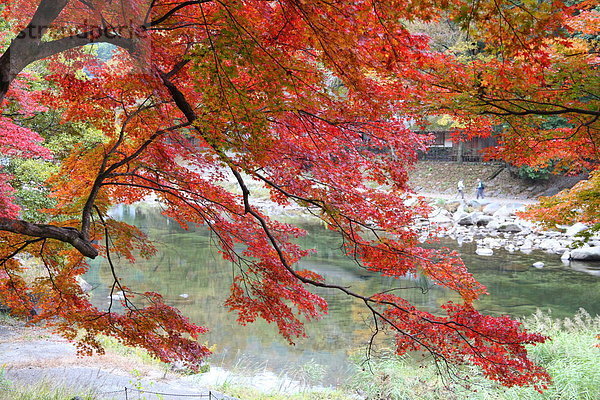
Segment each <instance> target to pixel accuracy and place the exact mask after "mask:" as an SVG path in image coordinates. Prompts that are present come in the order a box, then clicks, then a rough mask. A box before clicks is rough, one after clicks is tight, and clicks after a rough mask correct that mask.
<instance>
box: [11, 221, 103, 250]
mask: <svg viewBox="0 0 600 400" xmlns="http://www.w3.org/2000/svg"><path fill="white" fill-rule="evenodd" d="M0 230H2V231H7V232H12V233H17V234H20V235H27V236H32V237H38V238H47V239H56V240H60V241H61V242H65V243H70V244H71V245H72V246H73V247H75V248H76V249H77V250H79V252H80V253H81V254H83V255H84V256H86V257H89V258H96V257H97V256H98V250H96V248H95V247H94V246H93V245H92V244H91V242H90V241H89V240H86V239H85V238H84V237H83V235H82V233H81V232H80V231H78V230H77V229H75V228H69V227H60V226H53V225H44V224H33V223H31V222H27V221H23V220H17V219H10V218H3V217H0Z"/></svg>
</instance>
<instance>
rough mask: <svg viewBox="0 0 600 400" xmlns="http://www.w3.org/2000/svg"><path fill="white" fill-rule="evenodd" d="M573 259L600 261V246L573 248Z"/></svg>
mask: <svg viewBox="0 0 600 400" xmlns="http://www.w3.org/2000/svg"><path fill="white" fill-rule="evenodd" d="M571 260H580V261H600V247H582V248H580V249H574V250H571Z"/></svg>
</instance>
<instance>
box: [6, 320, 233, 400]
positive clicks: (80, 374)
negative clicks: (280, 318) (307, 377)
mask: <svg viewBox="0 0 600 400" xmlns="http://www.w3.org/2000/svg"><path fill="white" fill-rule="evenodd" d="M0 366H3V368H4V378H5V379H6V380H8V381H10V382H12V383H13V384H14V385H13V389H12V390H15V391H18V386H19V385H23V386H26V385H29V384H31V383H33V382H46V383H48V384H50V385H53V386H56V387H60V386H64V387H69V388H74V390H75V391H78V392H85V391H87V390H91V391H93V392H94V393H96V394H97V397H96V398H98V399H107V400H108V399H114V400H121V399H142V398H143V399H146V400H153V399H164V400H181V399H182V398H185V399H211V400H216V399H232V398H231V397H228V396H224V395H222V394H220V393H218V392H214V391H212V392H209V390H208V389H206V388H204V387H202V386H200V385H198V384H197V383H195V382H194V379H192V378H190V377H189V376H182V375H179V374H175V373H173V372H171V371H168V370H166V369H160V368H156V367H152V366H148V365H145V364H143V363H141V362H139V361H136V360H135V359H134V358H132V357H124V356H119V355H115V354H107V355H104V356H92V357H77V355H76V349H75V347H74V346H73V345H72V344H71V343H69V342H67V341H66V340H64V339H62V338H60V337H58V336H56V335H52V334H49V333H48V332H47V331H44V330H42V329H39V328H27V327H24V326H22V325H20V324H16V323H9V324H6V323H4V324H2V323H0ZM126 388H127V389H126ZM0 390H2V389H0Z"/></svg>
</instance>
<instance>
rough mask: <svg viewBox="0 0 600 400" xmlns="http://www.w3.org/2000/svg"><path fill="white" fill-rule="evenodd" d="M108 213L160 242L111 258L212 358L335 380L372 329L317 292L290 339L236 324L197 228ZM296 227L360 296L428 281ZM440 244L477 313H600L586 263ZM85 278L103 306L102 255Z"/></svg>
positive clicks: (417, 299) (438, 299) (106, 285)
mask: <svg viewBox="0 0 600 400" xmlns="http://www.w3.org/2000/svg"><path fill="white" fill-rule="evenodd" d="M114 214H115V217H117V218H119V219H121V220H123V221H125V222H128V223H132V224H135V225H136V226H138V227H139V228H141V229H142V230H143V231H144V232H146V233H147V234H148V235H149V237H150V238H151V239H152V240H154V241H156V246H157V248H158V253H157V254H156V255H155V256H154V257H152V258H151V259H149V260H145V259H139V260H137V261H136V263H135V264H130V263H128V262H127V261H126V260H124V259H123V260H117V268H118V269H117V273H118V276H119V277H120V278H121V279H122V281H123V283H124V284H125V285H126V286H128V287H130V288H132V289H133V290H135V291H138V292H144V291H156V292H159V293H161V294H163V296H164V297H165V299H166V301H167V303H169V304H171V305H175V306H177V307H178V308H179V309H180V310H181V311H182V312H183V313H184V314H185V315H186V316H188V317H189V318H190V319H191V320H192V321H194V322H196V323H198V324H200V325H203V326H207V327H208V328H210V332H209V333H208V334H207V335H206V336H205V337H204V338H203V339H202V340H205V341H206V343H207V344H209V345H213V346H214V348H213V349H214V355H213V356H212V357H211V360H210V362H211V364H212V365H216V366H221V367H224V368H229V369H232V368H237V369H239V370H248V371H252V370H270V371H272V372H273V373H275V374H280V375H283V374H286V375H288V376H297V375H298V374H299V373H300V372H299V371H303V372H302V373H305V374H311V373H312V374H313V375H318V377H319V379H317V380H322V381H324V382H327V383H328V384H336V383H339V382H340V381H341V380H343V377H344V376H346V375H347V370H348V369H349V364H348V357H349V356H350V355H351V353H357V352H360V351H362V350H364V345H365V343H366V341H367V340H368V338H369V336H370V326H369V324H368V315H367V314H365V312H364V311H365V310H364V309H363V308H362V307H361V305H360V304H359V303H357V302H355V301H353V300H351V299H349V298H348V297H347V296H344V295H343V294H340V293H336V292H333V291H324V290H319V291H317V293H319V294H320V295H322V296H323V297H324V298H325V299H326V300H327V301H328V302H329V306H330V310H329V314H328V315H327V316H325V317H324V318H323V319H322V320H320V321H318V322H313V323H310V324H308V325H307V334H308V337H307V338H301V339H299V340H297V343H296V345H295V346H290V345H288V344H287V342H286V341H285V340H284V339H283V338H281V337H280V336H279V334H278V333H277V329H276V327H275V326H269V325H268V324H266V323H264V322H257V323H254V324H251V325H249V326H240V325H238V324H237V323H236V321H235V319H236V316H235V315H234V314H232V313H229V312H227V310H226V309H225V308H224V307H223V305H222V304H223V302H224V301H225V300H226V298H227V296H228V291H229V286H230V284H231V279H232V273H233V270H232V266H231V264H230V263H229V262H227V261H225V260H223V259H222V258H221V257H220V255H219V254H218V253H217V250H216V248H215V247H214V246H213V245H212V244H211V243H212V241H211V236H210V234H209V232H208V231H207V230H206V229H205V228H203V227H196V228H192V229H191V230H189V231H185V230H183V229H181V228H180V227H179V226H178V225H177V224H176V223H175V222H173V221H171V220H169V219H168V218H166V217H164V216H162V215H160V213H159V212H158V210H157V209H156V208H148V207H131V206H130V207H119V208H117V209H116V210H115V212H114ZM304 228H305V229H306V230H307V231H308V235H307V236H306V237H304V238H302V245H303V246H305V247H307V248H315V249H317V254H316V255H314V256H311V258H310V259H307V260H305V261H303V264H305V265H304V267H305V268H311V269H313V270H314V271H316V272H318V273H320V274H322V275H324V276H325V277H326V278H327V279H328V280H331V281H333V282H335V283H336V284H341V285H345V286H352V288H353V289H354V290H356V291H359V292H362V293H376V292H377V291H381V290H385V289H387V288H391V287H398V286H401V287H413V286H417V285H416V284H419V285H421V286H426V285H427V282H425V281H423V280H422V279H421V278H417V277H414V278H412V279H405V280H395V279H392V278H383V277H379V276H375V275H373V274H369V273H368V272H365V271H364V270H358V269H357V268H355V266H354V265H353V262H352V261H351V260H349V259H348V258H346V257H344V256H343V255H342V254H340V252H339V247H340V240H339V238H338V237H337V236H336V234H335V232H332V231H328V230H326V229H324V228H323V227H322V226H320V225H306V226H304ZM441 245H444V246H447V247H451V248H455V249H457V250H458V251H459V252H460V253H461V254H462V257H463V259H464V261H465V263H466V265H467V266H468V267H469V270H470V271H471V272H472V273H473V274H474V276H475V277H476V278H477V279H478V280H479V281H480V282H481V283H483V284H485V285H486V286H487V287H488V291H489V293H490V295H489V296H484V297H483V299H481V300H479V301H478V302H477V304H476V306H477V308H478V309H479V310H480V311H482V312H483V313H488V314H494V315H499V314H509V315H512V316H516V317H520V316H526V315H530V314H532V313H533V312H535V311H536V309H538V308H540V309H542V310H544V311H547V310H551V312H552V315H554V316H555V317H566V316H572V315H573V314H574V313H575V312H576V311H577V310H578V309H579V308H584V309H586V310H587V311H588V312H589V313H590V314H592V315H595V314H600V276H598V275H594V274H593V273H589V272H590V271H591V272H594V270H595V267H594V266H593V265H592V266H588V267H589V268H578V269H574V268H571V267H570V266H569V265H564V264H563V263H562V262H561V261H560V258H559V256H557V255H554V254H547V253H544V252H539V251H538V252H532V253H530V254H524V253H518V252H516V253H508V252H506V251H501V250H495V252H494V255H493V256H478V255H476V254H475V245H474V244H473V243H464V244H463V245H462V246H460V247H459V246H458V244H457V243H456V242H455V241H451V240H450V239H445V240H444V241H442V243H441ZM538 261H541V262H543V263H544V264H545V266H544V268H542V269H536V268H533V267H532V266H531V265H532V264H533V263H534V262H538ZM580 267H581V266H580ZM586 271H587V272H586ZM85 279H86V280H87V281H88V282H89V283H91V284H92V285H93V286H94V287H95V289H94V290H93V291H92V301H93V302H94V303H95V305H96V306H98V307H101V308H102V307H106V306H107V305H108V301H109V300H108V298H107V296H108V294H109V290H110V286H111V284H112V276H111V275H110V271H109V269H108V266H107V264H106V262H105V261H104V260H101V259H100V260H96V261H94V262H93V263H92V264H91V268H90V270H89V272H88V273H87V274H86V276H85ZM402 295H403V296H404V297H405V298H406V299H408V300H409V301H411V302H413V303H414V304H416V305H417V306H419V307H420V308H421V309H424V310H427V311H432V312H435V311H437V310H439V306H440V305H441V304H443V303H445V302H446V301H448V300H453V299H456V296H455V295H454V294H453V293H451V292H449V291H448V290H445V289H443V288H440V287H437V286H434V287H432V288H431V289H429V290H428V291H427V292H426V293H424V294H423V293H422V292H421V290H418V289H406V290H403V291H402ZM311 371H312V372H311ZM294 374H296V375H294Z"/></svg>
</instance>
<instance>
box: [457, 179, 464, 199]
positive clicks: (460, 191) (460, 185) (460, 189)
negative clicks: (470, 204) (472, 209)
mask: <svg viewBox="0 0 600 400" xmlns="http://www.w3.org/2000/svg"><path fill="white" fill-rule="evenodd" d="M457 189H458V196H460V198H461V199H462V201H465V184H464V182H463V181H462V179H461V180H460V181H458V184H457ZM458 196H457V197H458Z"/></svg>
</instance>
